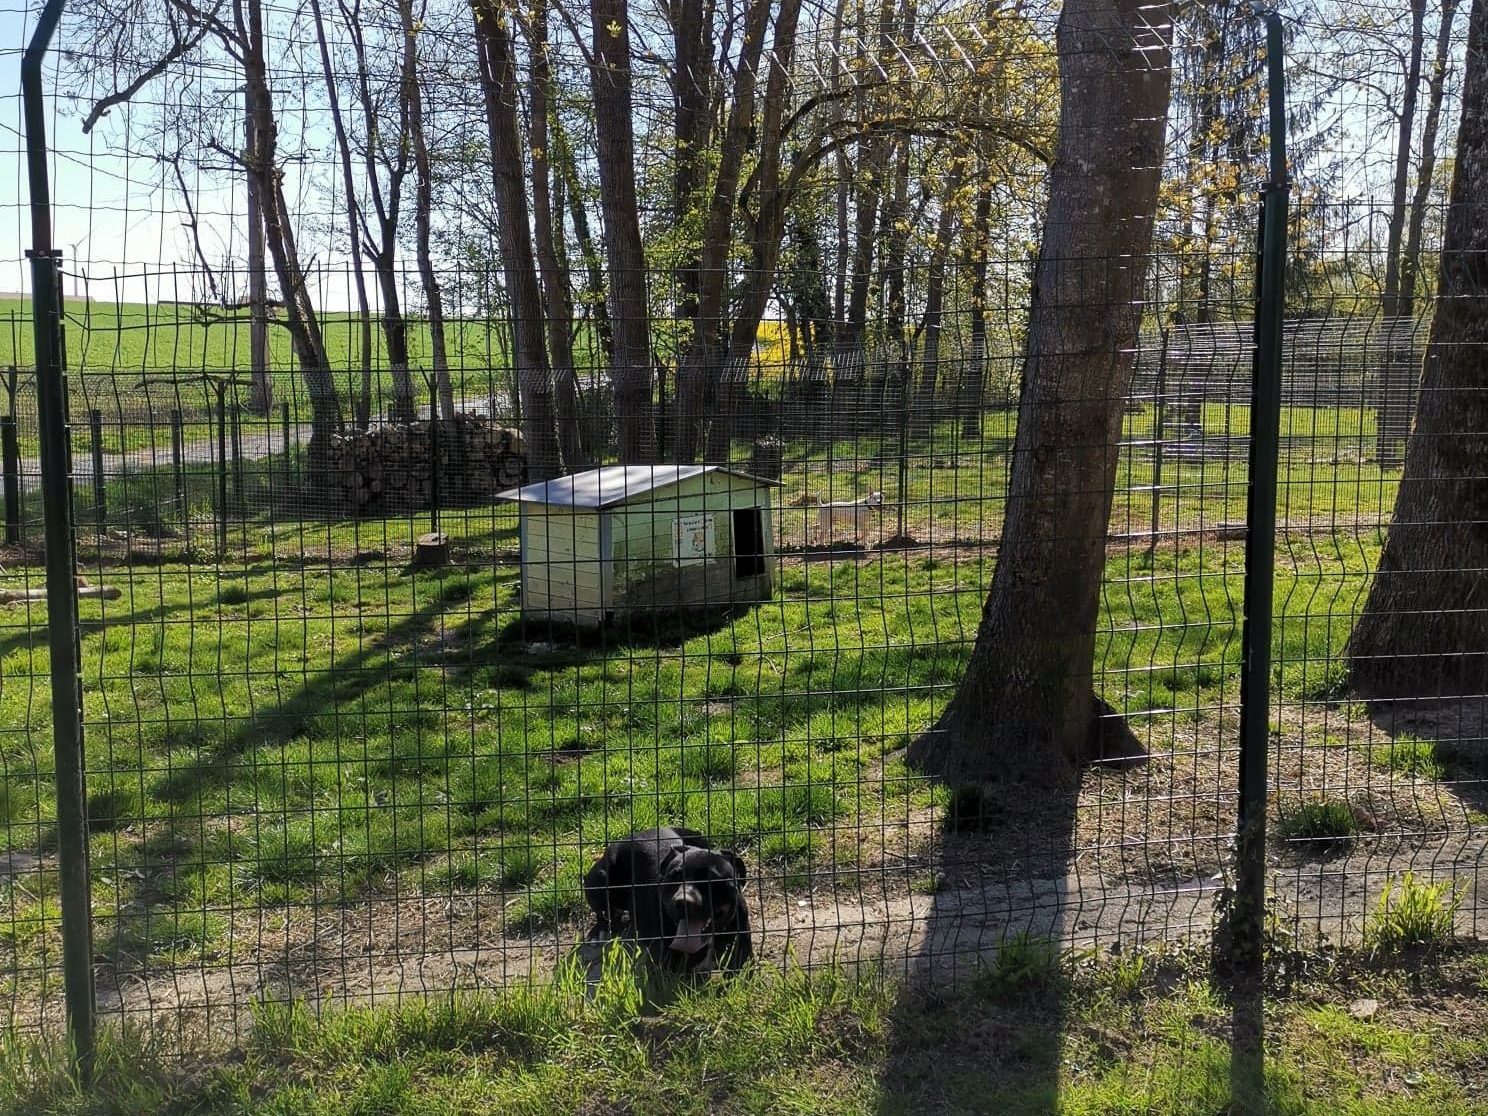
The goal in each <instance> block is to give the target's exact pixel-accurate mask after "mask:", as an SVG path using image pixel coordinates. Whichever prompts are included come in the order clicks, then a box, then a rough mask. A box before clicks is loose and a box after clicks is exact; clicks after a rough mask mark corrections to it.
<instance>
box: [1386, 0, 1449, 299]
mask: <svg viewBox="0 0 1488 1116" xmlns="http://www.w3.org/2000/svg"><path fill="white" fill-rule="evenodd" d="M1456 19H1457V0H1442V6H1441V21H1440V22H1439V23H1438V24H1437V27H1436V58H1435V59H1434V60H1433V62H1432V65H1431V78H1430V80H1429V81H1428V82H1427V85H1426V123H1425V125H1424V126H1423V127H1422V129H1421V165H1420V167H1419V168H1418V169H1417V171H1416V190H1415V193H1414V194H1413V195H1412V197H1411V207H1410V218H1409V222H1408V224H1407V227H1406V234H1405V248H1404V249H1403V250H1402V251H1401V253H1400V295H1399V303H1398V306H1397V309H1398V310H1399V313H1400V316H1401V317H1403V318H1410V317H1414V316H1415V313H1416V285H1417V284H1418V283H1419V282H1420V274H1421V242H1422V239H1423V238H1424V236H1425V231H1426V207H1427V206H1428V205H1429V204H1430V202H1431V187H1432V183H1433V180H1434V179H1435V178H1436V143H1437V139H1438V137H1439V134H1440V131H1441V112H1442V101H1443V100H1444V99H1445V96H1446V88H1447V67H1448V66H1449V65H1451V62H1452V25H1453V23H1454V22H1456Z"/></svg>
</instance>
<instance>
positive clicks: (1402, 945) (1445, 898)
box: [1364, 872, 1462, 954]
mask: <svg viewBox="0 0 1488 1116" xmlns="http://www.w3.org/2000/svg"><path fill="white" fill-rule="evenodd" d="M1461 906H1462V895H1461V893H1460V892H1459V891H1458V887H1457V882H1456V881H1455V880H1438V881H1436V882H1435V883H1428V882H1427V881H1425V880H1420V879H1417V878H1416V875H1415V873H1413V872H1406V873H1405V875H1403V876H1401V877H1400V878H1399V879H1398V880H1397V879H1391V880H1390V881H1389V882H1388V883H1387V884H1386V885H1385V890H1384V891H1383V892H1381V893H1380V897H1379V900H1378V902H1377V903H1376V904H1375V908H1374V911H1373V913H1372V914H1371V915H1370V916H1369V918H1368V919H1366V920H1365V922H1364V947H1365V948H1366V949H1367V950H1369V951H1371V952H1373V953H1384V954H1389V953H1402V952H1405V951H1407V950H1441V949H1445V948H1446V947H1447V946H1448V945H1450V944H1451V943H1452V939H1453V938H1454V937H1455V936H1456V932H1457V930H1456V919H1457V911H1458V909H1459V908H1460V907H1461Z"/></svg>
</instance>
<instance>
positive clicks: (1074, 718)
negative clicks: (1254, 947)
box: [910, 0, 1170, 785]
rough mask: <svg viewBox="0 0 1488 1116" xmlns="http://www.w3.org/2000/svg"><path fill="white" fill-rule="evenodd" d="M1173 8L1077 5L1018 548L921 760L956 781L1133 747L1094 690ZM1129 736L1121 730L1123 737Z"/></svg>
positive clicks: (1007, 527) (1024, 439)
mask: <svg viewBox="0 0 1488 1116" xmlns="http://www.w3.org/2000/svg"><path fill="white" fill-rule="evenodd" d="M1166 24H1167V20H1166V19H1164V18H1162V13H1160V12H1156V11H1154V10H1153V9H1152V8H1150V7H1148V6H1146V5H1144V4H1142V3H1140V2H1138V0H1072V2H1070V3H1066V5H1065V6H1064V10H1063V12H1062V13H1061V15H1060V18H1059V26H1058V31H1057V43H1058V51H1059V63H1060V87H1061V110H1060V123H1059V142H1058V148H1057V151H1056V154H1055V160H1054V165H1053V168H1052V170H1051V172H1050V178H1049V199H1050V200H1049V211H1048V215H1047V218H1046V221H1045V226H1044V235H1043V244H1042V247H1041V249H1040V253H1039V261H1038V266H1037V269H1036V271H1035V275H1034V291H1033V299H1032V306H1031V310H1030V315H1029V339H1028V350H1027V359H1026V365H1025V368H1024V376H1023V392H1022V398H1021V401H1020V405H1019V420H1018V430H1017V435H1016V438H1015V441H1014V445H1013V459H1012V476H1011V480H1010V484H1009V493H1008V503H1007V517H1006V520H1005V523H1004V526H1003V541H1002V549H1001V551H1000V553H999V555H998V562H997V569H996V572H995V573H994V575H993V578H992V587H991V590H990V592H989V594H988V596H987V601H986V605H985V607H984V608H983V612H982V620H981V624H980V626H979V628H978V630H977V640H976V646H975V650H974V651H973V653H972V658H971V663H970V664H969V666H968V668H967V672H966V676H965V678H964V679H963V680H962V683H961V686H960V689H959V690H958V691H957V693H956V696H955V698H954V700H953V701H952V702H951V704H950V706H949V707H948V708H947V710H946V712H945V714H944V715H943V717H942V718H941V720H940V723H939V724H938V725H937V726H936V727H935V728H934V729H933V730H931V731H930V732H929V733H927V734H926V735H924V736H922V737H921V738H920V739H918V740H917V741H915V743H914V744H913V745H912V746H911V749H910V761H911V762H912V763H913V764H914V765H915V766H917V767H918V768H919V769H920V770H922V771H926V772H929V773H932V774H936V775H939V776H942V777H945V778H950V779H973V780H987V781H990V780H996V779H1015V780H1027V781H1032V782H1037V783H1043V784H1045V785H1068V783H1069V782H1070V781H1071V780H1072V778H1073V776H1074V773H1075V769H1076V765H1077V764H1079V763H1080V762H1082V761H1084V760H1087V759H1089V758H1092V756H1095V755H1100V754H1107V755H1110V754H1113V753H1115V752H1118V751H1119V752H1121V753H1123V754H1128V755H1129V754H1131V753H1132V752H1133V751H1134V750H1135V749H1136V741H1135V738H1133V737H1132V736H1131V734H1130V732H1129V730H1126V728H1125V725H1124V724H1119V722H1118V725H1117V726H1112V728H1113V729H1116V730H1117V731H1112V732H1110V733H1105V732H1102V731H1100V727H1101V725H1102V720H1101V719H1098V718H1097V716H1096V714H1097V713H1098V712H1099V711H1102V710H1103V708H1104V707H1103V706H1102V705H1101V704H1100V703H1098V702H1097V699H1096V697H1095V694H1094V687H1093V660H1094V649H1095V629H1096V622H1097V620H1098V617H1099V611H1100V607H1099V606H1100V591H1101V579H1102V575H1103V572H1104V565H1105V544H1106V532H1107V528H1108V524H1109V519H1110V512H1111V500H1112V494H1113V492H1114V488H1115V480H1116V463H1117V457H1118V454H1119V442H1120V433H1121V422H1122V413H1123V410H1124V407H1125V402H1126V396H1127V391H1128V388H1129V386H1130V382H1131V374H1132V354H1133V352H1134V351H1135V342H1136V335H1137V328H1138V325H1139V322H1140V319H1141V307H1142V297H1143V289H1144V282H1145V277H1146V273H1147V262H1148V253H1149V252H1150V249H1151V240H1152V225H1153V213H1154V211H1155V209H1156V203H1157V187H1158V181H1159V171H1160V168H1161V166H1162V153H1163V124H1164V120H1165V119H1166V115H1167V104H1168V93H1169V83H1170V61H1169V55H1168V44H1167V43H1166V42H1165V41H1164V40H1163V38H1162V32H1160V31H1157V30H1154V28H1164V27H1165V26H1166ZM1118 726H1119V728H1118Z"/></svg>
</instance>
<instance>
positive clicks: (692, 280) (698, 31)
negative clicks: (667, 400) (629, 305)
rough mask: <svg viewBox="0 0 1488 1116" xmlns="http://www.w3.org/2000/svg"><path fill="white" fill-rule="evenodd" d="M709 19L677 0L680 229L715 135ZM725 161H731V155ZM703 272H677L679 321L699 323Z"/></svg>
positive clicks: (692, 261)
mask: <svg viewBox="0 0 1488 1116" xmlns="http://www.w3.org/2000/svg"><path fill="white" fill-rule="evenodd" d="M709 14H710V13H709V5H707V4H706V3H705V0H672V3H671V18H672V42H673V45H674V48H675V52H676V53H675V62H674V63H673V67H672V101H673V108H674V115H673V133H672V134H673V142H674V143H675V145H676V148H675V150H676V154H675V155H674V156H673V159H674V162H673V164H672V210H673V220H674V223H675V226H674V227H676V228H679V229H680V228H683V227H685V226H686V225H687V224H688V223H689V222H690V221H691V217H692V211H693V206H694V205H695V204H696V202H697V197H696V195H697V193H698V191H699V190H700V189H701V188H702V185H703V182H704V179H705V175H704V173H703V170H704V165H705V164H704V159H705V157H706V155H707V147H708V138H709V132H710V131H711V127H710V113H709V110H710V108H711V107H712V105H711V101H712V88H713V74H712V63H713V55H712V46H711V41H710V36H709V32H710V31H711V30H712V28H711V27H709V26H708V22H709V20H708V17H709ZM744 49H745V50H748V49H750V45H749V43H747V42H746V43H745V46H744ZM724 155H725V156H726V155H727V149H725V151H724ZM701 267H702V260H701V259H700V258H699V256H698V255H697V254H694V255H692V256H691V258H684V259H683V261H682V263H681V265H680V266H679V267H678V269H677V284H678V287H679V290H678V298H677V316H678V317H679V318H681V319H683V320H690V319H693V318H696V317H697V310H698V283H699V271H700V269H701ZM679 388H680V380H679Z"/></svg>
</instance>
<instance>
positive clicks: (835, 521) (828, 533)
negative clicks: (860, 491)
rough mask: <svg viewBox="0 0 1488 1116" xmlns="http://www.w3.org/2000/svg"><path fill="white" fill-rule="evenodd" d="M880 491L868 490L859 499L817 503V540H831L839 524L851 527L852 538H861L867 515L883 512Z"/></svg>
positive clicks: (882, 498) (882, 499)
mask: <svg viewBox="0 0 1488 1116" xmlns="http://www.w3.org/2000/svg"><path fill="white" fill-rule="evenodd" d="M883 502H884V496H883V493H882V492H870V493H868V495H866V496H864V497H863V498H862V499H861V500H837V501H834V502H832V503H830V504H819V505H817V509H816V533H817V540H818V541H819V542H824V543H826V542H831V541H832V538H833V536H834V535H835V534H836V533H837V528H838V527H839V526H846V527H848V528H850V529H851V532H852V537H853V539H854V540H859V541H860V540H861V539H862V538H863V528H864V526H865V525H866V524H867V522H868V518H869V515H870V514H871V515H880V514H882V512H883Z"/></svg>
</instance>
